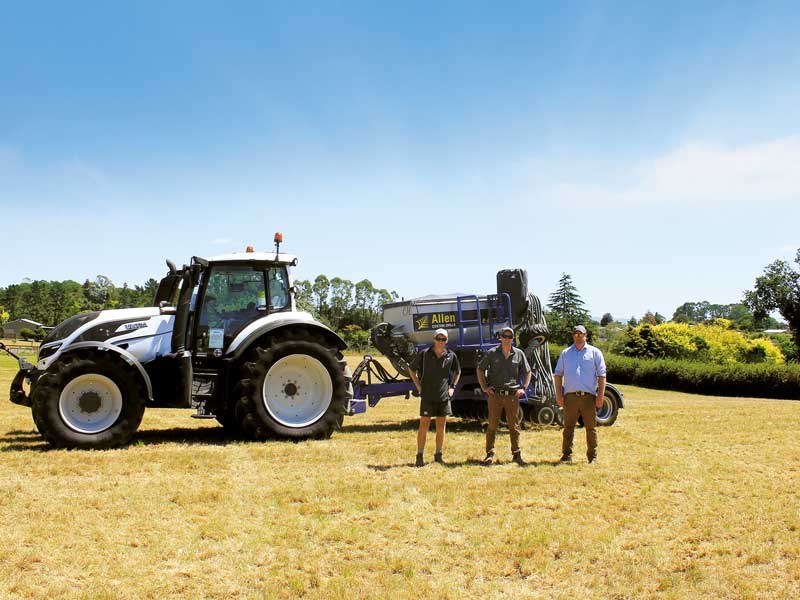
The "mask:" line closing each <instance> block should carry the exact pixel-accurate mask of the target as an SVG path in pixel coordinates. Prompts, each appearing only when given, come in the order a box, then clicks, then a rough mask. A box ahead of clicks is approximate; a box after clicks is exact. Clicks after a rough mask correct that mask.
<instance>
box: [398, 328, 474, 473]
mask: <svg viewBox="0 0 800 600" xmlns="http://www.w3.org/2000/svg"><path fill="white" fill-rule="evenodd" d="M417 373H419V375H417ZM408 374H409V375H410V376H411V379H412V380H413V381H414V385H416V386H417V391H418V392H419V394H420V403H419V430H418V431H417V461H416V466H418V467H421V466H423V465H424V464H425V462H424V460H423V458H422V454H423V452H424V451H425V438H426V437H427V435H428V429H430V427H431V417H435V418H436V453H435V454H434V455H433V458H434V460H435V461H436V462H437V463H443V462H444V461H443V460H442V448H443V447H444V430H445V426H446V420H447V417H448V415H452V414H453V411H452V409H451V408H450V397H451V396H452V395H453V390H454V389H455V386H456V384H457V383H458V378H459V377H461V365H460V364H459V362H458V358H457V357H456V355H455V352H453V351H452V350H449V349H448V348H447V330H446V329H437V330H436V332H435V333H434V334H433V346H432V347H430V348H428V349H427V350H425V352H421V353H419V354H417V355H416V356H415V357H414V360H412V361H411V365H409V367H408Z"/></svg>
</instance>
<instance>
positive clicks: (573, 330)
mask: <svg viewBox="0 0 800 600" xmlns="http://www.w3.org/2000/svg"><path fill="white" fill-rule="evenodd" d="M576 331H580V332H581V333H584V334H585V333H586V327H584V326H583V325H575V327H573V328H572V333H575V332H576Z"/></svg>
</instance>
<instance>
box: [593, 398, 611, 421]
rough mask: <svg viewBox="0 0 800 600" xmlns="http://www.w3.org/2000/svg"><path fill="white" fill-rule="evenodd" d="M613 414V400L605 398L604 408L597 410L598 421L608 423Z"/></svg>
mask: <svg viewBox="0 0 800 600" xmlns="http://www.w3.org/2000/svg"><path fill="white" fill-rule="evenodd" d="M613 413H614V404H613V403H612V401H611V398H609V397H608V396H603V406H601V407H600V408H598V409H597V420H598V421H602V422H605V421H608V420H609V419H610V418H611V415H612V414H613Z"/></svg>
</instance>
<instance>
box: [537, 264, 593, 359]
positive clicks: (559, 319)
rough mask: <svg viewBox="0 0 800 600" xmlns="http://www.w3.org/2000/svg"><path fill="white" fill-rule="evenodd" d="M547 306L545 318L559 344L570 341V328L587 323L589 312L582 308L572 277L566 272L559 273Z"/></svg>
mask: <svg viewBox="0 0 800 600" xmlns="http://www.w3.org/2000/svg"><path fill="white" fill-rule="evenodd" d="M547 307H548V308H549V309H550V312H549V315H548V318H547V322H548V325H549V327H550V335H551V337H552V338H553V340H554V341H556V342H557V343H559V344H569V343H572V328H573V327H574V326H575V325H579V324H586V325H588V323H589V313H588V312H587V311H586V309H585V308H584V303H583V300H582V299H581V297H580V294H579V293H578V289H577V288H576V287H575V285H574V284H573V283H572V277H571V276H570V275H568V274H567V273H562V274H561V279H559V280H558V287H557V288H556V291H555V292H553V293H552V294H550V298H549V302H548V304H547Z"/></svg>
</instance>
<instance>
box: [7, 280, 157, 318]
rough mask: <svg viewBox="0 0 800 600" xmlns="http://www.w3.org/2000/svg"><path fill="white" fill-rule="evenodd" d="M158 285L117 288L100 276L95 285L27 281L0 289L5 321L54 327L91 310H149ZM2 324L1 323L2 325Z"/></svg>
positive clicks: (148, 282)
mask: <svg viewBox="0 0 800 600" xmlns="http://www.w3.org/2000/svg"><path fill="white" fill-rule="evenodd" d="M157 286H158V282H157V281H156V280H155V279H149V280H147V281H146V282H145V283H144V285H136V286H133V287H130V286H128V284H127V283H124V284H122V286H121V287H117V286H116V285H114V283H113V282H112V281H111V279H110V278H108V277H106V276H105V275H98V276H97V277H96V278H95V279H94V280H93V281H90V280H88V279H87V280H86V281H84V282H83V283H78V282H77V281H72V280H65V281H45V280H36V281H23V282H22V283H16V284H12V285H9V286H8V287H5V288H0V314H2V321H3V322H7V321H13V320H15V319H23V318H24V319H30V320H32V321H37V322H39V323H41V324H43V325H45V326H54V325H57V324H58V323H60V322H61V321H63V320H64V319H66V318H67V317H71V316H72V315H75V314H78V313H80V312H84V311H88V310H106V309H112V308H132V307H136V306H147V305H149V304H150V303H152V301H153V295H154V294H155V290H156V287H157ZM1 324H2V323H0V325H1Z"/></svg>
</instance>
